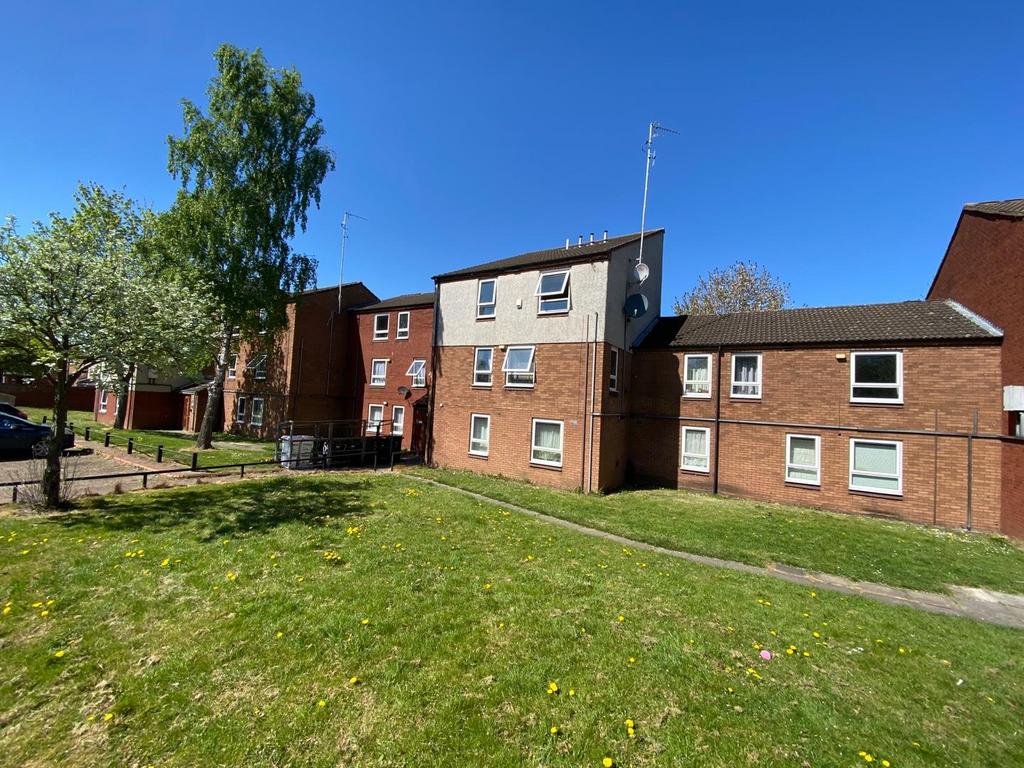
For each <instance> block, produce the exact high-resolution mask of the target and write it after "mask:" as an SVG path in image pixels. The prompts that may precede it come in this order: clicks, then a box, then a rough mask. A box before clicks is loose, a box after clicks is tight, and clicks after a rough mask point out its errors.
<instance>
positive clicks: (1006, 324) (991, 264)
mask: <svg viewBox="0 0 1024 768" xmlns="http://www.w3.org/2000/svg"><path fill="white" fill-rule="evenodd" d="M928 298H929V299H955V300H956V301H958V302H960V303H961V304H963V305H964V306H966V307H968V308H969V309H971V310H973V311H974V312H977V313H978V314H979V315H981V316H982V317H984V318H985V319H986V320H989V321H991V322H992V323H995V324H996V325H997V326H999V327H1000V328H1002V330H1003V333H1004V334H1005V337H1004V339H1003V383H1004V384H1024V219H1010V218H1006V217H1003V216H989V215H985V214H980V213H972V212H970V211H964V212H963V214H962V215H961V217H960V222H959V223H958V224H957V228H956V232H955V233H954V234H953V239H952V240H951V241H950V243H949V248H948V249H947V250H946V256H945V258H944V259H943V261H942V265H941V266H940V267H939V272H938V274H937V275H936V276H935V281H934V283H933V284H932V287H931V290H929V291H928Z"/></svg>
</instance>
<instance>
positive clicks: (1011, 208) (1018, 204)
mask: <svg viewBox="0 0 1024 768" xmlns="http://www.w3.org/2000/svg"><path fill="white" fill-rule="evenodd" d="M964 210H965V211H975V212H977V213H990V214H994V215H996V216H1014V217H1018V218H1024V198H1016V199H1014V200H991V201H989V202H987V203H967V205H965V206H964Z"/></svg>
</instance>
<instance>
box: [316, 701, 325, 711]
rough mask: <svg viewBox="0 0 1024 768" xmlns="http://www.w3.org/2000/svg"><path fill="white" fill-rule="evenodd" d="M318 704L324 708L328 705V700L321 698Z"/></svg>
mask: <svg viewBox="0 0 1024 768" xmlns="http://www.w3.org/2000/svg"><path fill="white" fill-rule="evenodd" d="M316 705H317V706H318V707H320V709H323V708H324V707H326V706H327V702H326V701H324V700H323V699H320V701H318V702H317V703H316Z"/></svg>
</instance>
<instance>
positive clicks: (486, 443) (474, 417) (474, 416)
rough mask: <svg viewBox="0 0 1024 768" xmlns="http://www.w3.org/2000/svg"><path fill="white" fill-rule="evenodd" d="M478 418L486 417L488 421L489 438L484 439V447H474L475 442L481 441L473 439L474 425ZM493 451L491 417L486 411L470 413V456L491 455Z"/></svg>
mask: <svg viewBox="0 0 1024 768" xmlns="http://www.w3.org/2000/svg"><path fill="white" fill-rule="evenodd" d="M477 419H484V420H485V421H486V422H487V440H486V441H484V448H483V450H480V449H479V448H477V449H474V448H473V443H474V442H479V441H474V440H473V425H474V424H475V423H476V420H477ZM490 452H491V417H490V416H488V415H487V414H486V413H471V414H470V415H469V455H470V456H489V455H490Z"/></svg>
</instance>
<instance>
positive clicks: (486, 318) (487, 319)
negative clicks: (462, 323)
mask: <svg viewBox="0 0 1024 768" xmlns="http://www.w3.org/2000/svg"><path fill="white" fill-rule="evenodd" d="M476 319H477V320H482V321H484V322H493V321H494V319H495V317H494V315H477V316H476Z"/></svg>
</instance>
